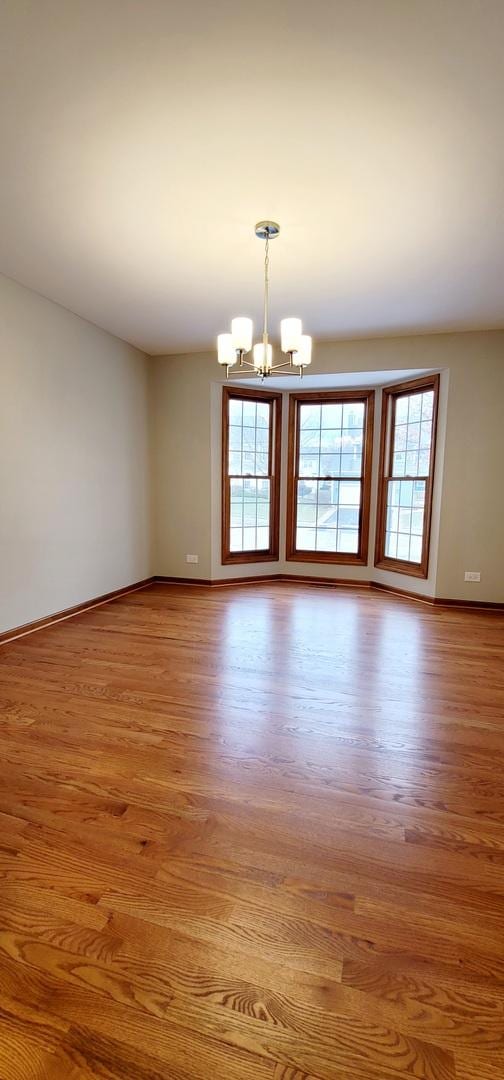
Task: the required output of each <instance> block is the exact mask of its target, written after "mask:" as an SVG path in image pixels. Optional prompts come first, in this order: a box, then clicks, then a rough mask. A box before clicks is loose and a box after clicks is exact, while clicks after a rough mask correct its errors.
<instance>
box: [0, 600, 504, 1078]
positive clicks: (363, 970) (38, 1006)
mask: <svg viewBox="0 0 504 1080" xmlns="http://www.w3.org/2000/svg"><path fill="white" fill-rule="evenodd" d="M503 628H504V620H503V618H502V616H501V615H498V614H496V613H491V612H490V613H489V612H478V611H459V610H448V609H447V610H443V609H431V608H428V607H426V606H423V605H421V604H415V603H413V602H409V601H403V600H398V599H395V598H391V597H387V596H382V595H376V594H374V593H371V592H365V591H362V592H360V593H359V592H355V591H351V590H344V589H339V590H336V589H335V590H331V589H320V588H316V587H310V586H304V585H295V584H293V585H286V584H271V583H270V584H264V585H262V586H257V585H251V586H244V587H239V588H238V587H230V588H227V589H221V590H215V589H214V590H210V589H206V588H189V587H184V586H166V585H157V586H156V585H155V586H151V587H149V588H147V589H144V590H143V591H140V592H136V593H132V594H131V595H129V596H127V597H124V598H122V599H120V600H117V601H114V602H113V603H111V604H108V605H105V606H103V607H99V608H96V609H94V610H92V611H89V612H87V613H86V614H83V615H81V616H79V617H77V618H75V619H71V620H69V621H66V622H62V623H59V624H57V625H55V626H53V627H51V628H49V629H46V630H43V631H40V632H38V633H36V634H33V635H31V636H28V637H25V638H21V639H18V640H17V641H14V642H12V643H10V644H8V645H5V646H4V647H3V648H1V649H0V718H1V740H0V752H1V770H0V1077H1V1080H57V1078H62V1080H91V1078H102V1080H192V1078H197V1080H455V1078H457V1080H502V1077H503V1076H504V933H503V925H504V920H503V911H504V794H503V772H504V768H503V766H504V665H503V654H504V631H503Z"/></svg>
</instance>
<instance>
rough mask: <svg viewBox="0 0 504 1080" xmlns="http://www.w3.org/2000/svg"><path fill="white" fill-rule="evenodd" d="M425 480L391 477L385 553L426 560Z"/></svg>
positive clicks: (409, 558) (413, 560)
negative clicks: (424, 527) (424, 538)
mask: <svg viewBox="0 0 504 1080" xmlns="http://www.w3.org/2000/svg"><path fill="white" fill-rule="evenodd" d="M424 500H425V480H390V481H389V482H388V485H387V514H386V526H385V555H386V556H387V558H389V559H401V560H402V561H403V562H412V563H420V562H421V561H422V539H423V525H424V510H423V504H424Z"/></svg>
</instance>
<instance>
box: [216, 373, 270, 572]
mask: <svg viewBox="0 0 504 1080" xmlns="http://www.w3.org/2000/svg"><path fill="white" fill-rule="evenodd" d="M222 406H223V415H222V562H223V563H234V562H236V563H244V562H261V561H262V560H266V559H278V531H279V497H280V447H281V424H282V396H281V394H269V393H263V392H262V391H261V390H238V389H233V388H231V387H229V388H228V387H225V388H224V390H223V398H222Z"/></svg>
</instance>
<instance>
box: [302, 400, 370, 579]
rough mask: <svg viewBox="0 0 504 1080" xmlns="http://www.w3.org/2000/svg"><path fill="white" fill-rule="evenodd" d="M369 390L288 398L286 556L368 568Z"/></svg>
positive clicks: (308, 560)
mask: <svg viewBox="0 0 504 1080" xmlns="http://www.w3.org/2000/svg"><path fill="white" fill-rule="evenodd" d="M373 406H374V391H373V390H365V391H361V392H356V391H353V390H352V391H338V392H333V391H327V392H326V393H319V394H313V393H305V394H292V395H291V400H290V414H289V485H288V499H287V503H288V505H287V517H288V522H287V558H288V559H294V560H296V561H303V562H333V563H366V562H367V547H368V531H369V499H370V490H371V448H372V440H373Z"/></svg>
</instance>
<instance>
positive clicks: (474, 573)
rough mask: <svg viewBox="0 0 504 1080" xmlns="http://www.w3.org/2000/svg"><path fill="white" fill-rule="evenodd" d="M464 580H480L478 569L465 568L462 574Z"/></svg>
mask: <svg viewBox="0 0 504 1080" xmlns="http://www.w3.org/2000/svg"><path fill="white" fill-rule="evenodd" d="M464 581H481V574H480V572H479V570H466V572H465V574H464Z"/></svg>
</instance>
